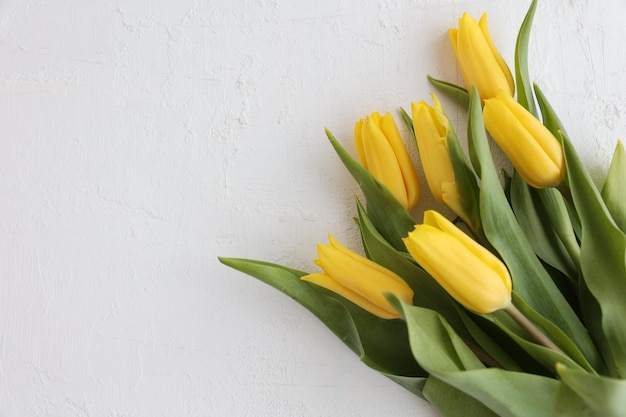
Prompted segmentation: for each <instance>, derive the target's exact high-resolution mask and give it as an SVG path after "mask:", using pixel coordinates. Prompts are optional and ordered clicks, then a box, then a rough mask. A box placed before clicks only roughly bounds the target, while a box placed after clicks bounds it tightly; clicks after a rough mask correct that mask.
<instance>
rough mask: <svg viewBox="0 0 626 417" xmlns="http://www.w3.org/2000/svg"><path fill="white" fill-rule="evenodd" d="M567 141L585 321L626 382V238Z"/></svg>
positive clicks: (611, 368) (615, 372) (609, 362)
mask: <svg viewBox="0 0 626 417" xmlns="http://www.w3.org/2000/svg"><path fill="white" fill-rule="evenodd" d="M562 138H563V141H562V143H563V150H564V153H565V161H566V163H567V173H566V175H567V177H568V179H569V184H570V190H571V193H572V198H573V200H574V204H575V206H576V209H577V211H578V215H579V217H580V222H581V225H582V240H581V246H580V250H581V269H582V278H581V279H582V280H584V283H585V285H584V287H583V288H582V289H583V290H588V291H581V295H580V297H581V306H582V312H583V316H584V317H585V320H586V321H587V323H588V325H589V330H590V332H591V334H592V335H593V337H594V339H595V341H596V343H598V345H599V346H598V347H599V349H600V351H601V352H602V356H603V358H604V359H605V361H606V362H607V365H608V368H609V372H611V375H613V376H620V377H622V378H625V377H626V325H625V324H624V323H625V322H624V317H626V303H625V302H624V294H626V256H625V255H624V254H625V253H626V235H624V233H623V232H622V231H621V230H620V229H619V227H618V226H617V225H616V224H615V222H614V221H613V218H612V217H611V214H610V213H609V211H608V209H607V207H606V205H605V204H604V201H603V200H602V197H601V196H600V192H599V191H598V189H597V188H596V187H595V184H594V183H593V180H592V179H591V177H590V175H589V173H588V172H587V171H586V170H585V168H584V166H583V165H582V162H581V161H580V159H579V158H578V155H577V154H576V151H575V150H574V147H573V146H572V144H571V142H570V141H569V139H568V138H567V137H566V136H565V135H563V136H562ZM590 297H592V298H593V300H590V299H589V298H590ZM590 303H591V304H590ZM598 307H599V310H600V312H601V314H600V315H598V314H597V313H598V309H597V308H598Z"/></svg>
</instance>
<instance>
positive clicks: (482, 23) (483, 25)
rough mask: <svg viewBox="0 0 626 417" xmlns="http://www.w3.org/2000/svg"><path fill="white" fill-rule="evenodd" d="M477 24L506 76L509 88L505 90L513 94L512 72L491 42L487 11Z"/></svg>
mask: <svg viewBox="0 0 626 417" xmlns="http://www.w3.org/2000/svg"><path fill="white" fill-rule="evenodd" d="M478 26H479V27H480V30H481V31H482V32H483V35H484V36H485V40H486V41H487V44H488V45H489V48H490V49H491V53H492V54H493V56H494V57H495V58H496V61H497V62H498V65H499V66H500V70H501V71H502V73H503V74H504V76H505V77H506V80H507V82H508V84H509V89H508V90H506V92H507V93H508V94H509V95H510V96H513V94H514V93H515V81H514V80H513V74H511V70H510V69H509V66H508V65H507V64H506V61H504V58H502V55H500V52H498V50H497V49H496V45H495V44H494V43H493V40H492V39H491V35H490V34H489V25H488V24H487V13H483V15H482V16H481V17H480V20H479V21H478Z"/></svg>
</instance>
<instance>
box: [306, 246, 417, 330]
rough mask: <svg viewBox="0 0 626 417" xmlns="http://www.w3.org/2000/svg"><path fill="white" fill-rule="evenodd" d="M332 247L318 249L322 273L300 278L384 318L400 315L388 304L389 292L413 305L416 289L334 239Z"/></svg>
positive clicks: (318, 263) (318, 262) (393, 317)
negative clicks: (387, 293)
mask: <svg viewBox="0 0 626 417" xmlns="http://www.w3.org/2000/svg"><path fill="white" fill-rule="evenodd" d="M328 239H329V241H330V244H328V245H322V244H319V245H318V246H317V254H318V258H319V259H317V260H316V261H315V264H316V265H318V266H319V267H320V268H322V270H323V271H324V272H323V273H315V274H309V275H305V276H303V277H302V278H301V279H302V280H304V281H307V282H312V283H313V284H316V285H319V286H320V287H323V288H326V289H327V290H330V291H332V292H334V293H337V294H339V295H341V296H342V297H344V298H346V299H348V300H349V301H352V302H353V303H354V304H356V305H358V306H359V307H361V308H363V309H364V310H366V311H369V312H370V313H372V314H374V315H375V316H378V317H380V318H383V319H396V318H399V317H400V314H398V312H397V311H396V310H395V309H394V308H393V307H392V306H391V304H389V302H388V301H387V299H386V298H385V296H384V294H383V293H384V292H390V293H392V294H394V295H395V296H396V297H398V298H399V299H400V300H402V301H403V302H404V303H406V304H412V303H413V290H412V289H411V287H409V286H408V284H407V283H406V282H405V281H404V280H403V279H402V278H400V277H399V276H398V275H396V274H395V273H393V272H392V271H390V270H388V269H386V268H383V267H382V266H380V265H378V264H377V263H375V262H373V261H371V260H369V259H367V258H365V257H363V256H361V255H359V254H357V253H355V252H352V251H351V250H349V249H347V248H346V247H345V246H343V245H342V244H341V243H339V242H338V241H337V239H335V238H334V237H333V236H331V235H328Z"/></svg>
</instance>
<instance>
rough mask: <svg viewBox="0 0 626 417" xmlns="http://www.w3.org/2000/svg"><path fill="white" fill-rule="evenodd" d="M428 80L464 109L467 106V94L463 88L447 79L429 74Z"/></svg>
mask: <svg viewBox="0 0 626 417" xmlns="http://www.w3.org/2000/svg"><path fill="white" fill-rule="evenodd" d="M428 81H430V83H431V84H432V85H433V86H434V87H435V88H437V90H439V91H441V92H442V93H444V94H445V95H446V96H448V97H450V98H451V99H452V100H454V101H456V102H457V103H458V104H460V105H461V106H462V107H463V108H464V109H466V108H467V107H468V106H469V94H468V93H467V90H466V89H465V88H463V87H459V86H458V85H456V84H452V83H449V82H447V81H442V80H438V79H436V78H433V77H431V76H430V75H429V76H428Z"/></svg>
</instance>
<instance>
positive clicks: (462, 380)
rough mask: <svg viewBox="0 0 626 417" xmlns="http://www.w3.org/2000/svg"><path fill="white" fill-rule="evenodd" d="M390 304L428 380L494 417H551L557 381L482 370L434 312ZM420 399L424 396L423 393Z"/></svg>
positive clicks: (491, 369) (394, 303)
mask: <svg viewBox="0 0 626 417" xmlns="http://www.w3.org/2000/svg"><path fill="white" fill-rule="evenodd" d="M389 300H390V301H391V302H392V303H393V305H394V307H395V308H396V309H398V310H399V311H402V312H403V316H404V318H405V320H406V322H407V327H408V329H409V340H410V343H411V349H412V350H413V354H414V355H415V358H416V359H417V361H418V362H419V363H420V365H422V366H423V367H424V369H426V370H427V371H428V372H429V373H430V374H431V377H432V376H434V377H435V378H437V379H439V380H441V381H443V382H445V383H446V384H448V385H450V386H452V387H454V388H457V389H458V390H460V391H462V392H463V393H465V394H467V395H469V396H471V397H473V398H474V399H475V400H476V401H477V402H479V403H481V404H483V405H484V406H485V407H487V408H489V409H490V410H491V411H493V412H494V413H496V414H497V415H499V416H503V417H549V416H551V410H552V404H553V401H554V395H555V393H556V389H557V386H558V381H556V380H555V379H551V378H546V377H542V376H538V375H532V374H528V373H522V372H512V371H505V370H502V369H495V368H490V369H485V368H484V366H483V365H482V364H481V363H480V361H479V360H478V359H477V358H476V356H474V355H473V353H472V352H471V350H470V349H469V348H468V347H467V346H466V345H465V344H464V343H463V341H462V340H461V338H460V337H459V336H458V335H456V333H454V330H453V329H452V328H451V327H450V326H449V325H448V324H447V323H446V321H445V319H444V318H443V317H441V316H440V315H439V314H438V313H437V312H435V311H432V310H428V309H424V308H421V307H414V306H408V305H406V304H403V303H401V302H400V301H399V300H398V299H397V298H395V297H393V296H389ZM427 385H428V383H427ZM424 394H425V395H429V393H428V391H427V389H426V388H425V392H424Z"/></svg>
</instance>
